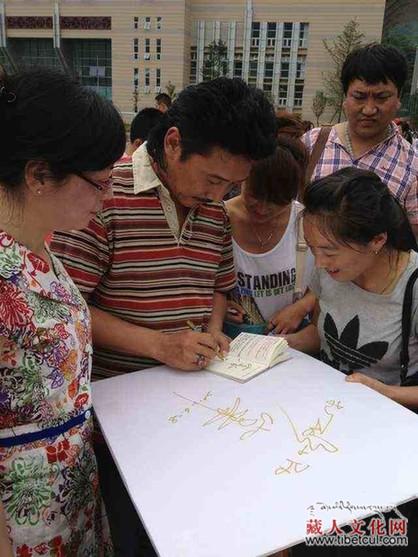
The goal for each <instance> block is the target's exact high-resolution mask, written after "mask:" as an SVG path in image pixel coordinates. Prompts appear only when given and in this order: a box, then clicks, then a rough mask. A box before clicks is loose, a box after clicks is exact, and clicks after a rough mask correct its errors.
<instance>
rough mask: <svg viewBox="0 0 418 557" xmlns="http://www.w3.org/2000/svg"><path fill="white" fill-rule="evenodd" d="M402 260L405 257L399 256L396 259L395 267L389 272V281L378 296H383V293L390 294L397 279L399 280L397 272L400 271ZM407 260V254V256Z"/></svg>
mask: <svg viewBox="0 0 418 557" xmlns="http://www.w3.org/2000/svg"><path fill="white" fill-rule="evenodd" d="M404 258H405V256H404V255H403V254H401V255H400V256H399V258H398V261H397V262H396V267H395V269H394V270H393V271H391V272H390V273H389V281H388V283H387V284H386V286H385V287H384V288H383V290H381V291H380V292H379V294H385V293H390V292H391V291H392V289H393V287H394V285H395V284H396V282H397V280H398V278H399V272H400V270H401V269H402V266H403V263H404ZM408 258H409V254H408Z"/></svg>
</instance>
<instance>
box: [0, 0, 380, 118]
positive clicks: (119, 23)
mask: <svg viewBox="0 0 418 557" xmlns="http://www.w3.org/2000/svg"><path fill="white" fill-rule="evenodd" d="M384 9H385V0H368V1H367V9H365V3H364V0H303V1H299V0H228V1H225V2H219V1H217V0H131V1H125V0H84V1H83V0H61V1H55V2H54V1H50V0H35V1H25V0H0V63H2V64H3V65H4V66H5V67H6V69H7V70H8V71H14V70H16V69H18V68H20V67H24V66H32V65H47V66H51V67H57V68H61V69H62V70H63V71H68V72H72V73H73V74H74V75H76V76H77V78H78V79H80V81H81V82H82V83H84V84H85V85H88V86H90V87H93V88H95V89H97V90H98V91H99V92H100V93H101V94H103V95H106V96H107V97H109V98H112V99H113V101H114V102H115V104H116V105H117V106H118V107H119V109H120V110H121V111H122V112H123V113H126V115H127V118H128V119H129V113H131V114H132V113H133V112H134V111H135V110H136V109H140V108H142V107H144V106H150V105H151V106H152V105H153V104H154V96H155V94H156V93H157V92H160V91H163V92H164V91H166V86H167V85H169V86H170V85H172V86H175V91H176V92H178V91H180V90H181V89H182V88H183V87H185V86H186V85H188V84H189V83H198V82H200V81H202V80H203V79H204V76H205V68H206V67H207V64H208V59H209V57H210V55H211V45H214V44H215V45H221V46H222V53H221V58H222V60H221V62H222V64H223V67H225V69H226V71H227V75H229V76H236V77H242V78H243V79H245V80H246V81H247V82H248V83H249V84H251V85H254V86H257V87H260V88H262V89H264V90H265V91H266V92H267V93H268V94H269V95H270V97H271V99H272V100H273V101H274V103H275V105H276V106H277V107H280V108H285V109H287V110H290V111H294V112H298V113H301V114H302V115H303V117H304V118H307V119H313V115H312V112H311V105H312V99H313V97H314V95H315V92H316V91H317V90H319V89H322V88H323V84H322V76H323V73H324V72H326V71H329V70H330V69H331V65H330V58H329V55H328V54H327V53H326V51H325V49H324V46H323V40H324V39H326V40H329V41H332V40H333V39H335V38H336V36H337V35H338V34H340V33H341V32H342V30H343V27H344V25H345V24H346V23H347V22H348V21H349V20H351V19H356V20H357V21H358V23H359V28H360V31H361V32H363V33H364V35H365V40H366V41H367V42H368V41H375V40H377V41H379V40H380V38H381V34H382V25H383V16H384ZM218 58H219V57H218Z"/></svg>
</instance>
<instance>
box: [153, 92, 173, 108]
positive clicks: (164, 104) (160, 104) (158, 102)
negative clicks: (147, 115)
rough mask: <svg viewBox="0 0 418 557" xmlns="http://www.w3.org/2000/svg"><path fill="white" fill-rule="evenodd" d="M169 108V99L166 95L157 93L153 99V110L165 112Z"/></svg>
mask: <svg viewBox="0 0 418 557" xmlns="http://www.w3.org/2000/svg"><path fill="white" fill-rule="evenodd" d="M170 106H171V97H170V95H167V93H159V94H158V95H157V96H156V97H155V108H156V109H157V110H159V111H160V112H167V110H168V109H169V108H170Z"/></svg>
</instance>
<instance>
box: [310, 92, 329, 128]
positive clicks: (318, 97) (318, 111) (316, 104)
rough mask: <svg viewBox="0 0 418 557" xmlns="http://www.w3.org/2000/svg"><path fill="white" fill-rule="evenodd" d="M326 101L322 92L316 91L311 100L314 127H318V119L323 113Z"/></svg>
mask: <svg viewBox="0 0 418 557" xmlns="http://www.w3.org/2000/svg"><path fill="white" fill-rule="evenodd" d="M327 102H328V99H327V97H326V96H325V94H324V92H323V91H316V93H315V96H314V98H313V99H312V112H313V113H314V114H315V118H316V125H317V126H319V119H320V117H321V116H322V114H323V113H324V110H325V108H326V106H327Z"/></svg>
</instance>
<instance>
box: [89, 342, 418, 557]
mask: <svg viewBox="0 0 418 557" xmlns="http://www.w3.org/2000/svg"><path fill="white" fill-rule="evenodd" d="M292 355H293V357H292V359H291V360H289V361H287V362H285V363H282V364H280V365H278V366H276V367H275V368H273V369H271V370H269V371H267V372H265V373H263V374H261V375H260V376H258V377H256V378H254V379H253V380H251V381H249V382H248V383H244V384H240V383H237V382H235V381H232V380H228V379H224V378H222V377H219V376H217V375H214V374H211V373H208V372H196V373H193V372H192V373H190V372H179V371H174V370H171V369H169V368H167V367H164V366H162V367H157V368H153V369H149V370H146V371H140V372H136V373H131V374H127V375H123V376H120V377H116V378H112V379H107V380H104V381H100V382H98V383H95V384H94V386H93V400H94V407H95V409H96V413H97V416H98V419H99V421H100V424H101V427H102V429H103V432H104V435H105V437H106V440H107V443H108V445H109V447H110V449H111V451H112V454H113V456H114V459H115V461H116V462H117V465H118V467H119V470H120V472H121V475H122V477H123V479H124V482H125V484H126V487H127V489H128V492H129V494H130V496H131V498H132V501H133V502H134V505H135V507H136V509H137V511H138V514H139V515H140V516H141V519H142V521H143V523H144V525H145V527H146V529H147V532H148V534H149V536H150V538H151V540H152V542H153V544H154V546H155V548H156V550H157V552H158V554H159V555H160V556H161V557H189V556H190V557H223V556H225V557H226V556H228V557H231V556H233V557H256V556H260V555H270V554H272V553H273V552H275V551H277V550H280V549H283V548H286V547H289V546H291V545H294V544H296V543H299V542H300V541H303V539H304V536H305V534H306V526H307V521H308V520H309V519H312V518H313V517H314V518H321V519H322V520H323V525H324V527H325V526H326V525H331V520H332V519H334V518H335V519H337V520H338V523H339V524H343V523H345V522H348V521H351V520H353V518H361V517H364V516H366V515H368V514H372V513H371V512H370V511H369V512H365V510H364V508H363V509H354V510H353V509H351V510H347V509H344V510H338V511H336V510H328V511H326V510H325V511H324V510H322V511H321V510H320V508H321V506H322V507H324V505H325V506H327V505H329V506H331V505H333V504H334V503H335V502H337V501H344V502H349V503H350V504H351V505H352V506H355V507H356V506H359V507H360V506H362V507H364V506H365V505H366V506H373V505H396V504H399V503H401V502H405V501H407V500H409V499H412V498H415V497H416V496H417V494H418V474H417V470H418V447H417V440H418V416H416V415H415V414H413V413H412V412H410V411H409V410H407V409H405V408H403V407H401V406H399V405H398V404H395V403H393V402H392V401H390V400H389V399H387V398H385V397H383V396H382V395H379V394H378V393H376V392H374V391H372V390H370V389H368V388H367V387H364V386H362V385H359V384H350V383H346V382H345V378H344V375H342V374H341V373H339V372H337V371H335V370H334V369H332V368H330V367H328V366H326V365H325V364H322V363H320V362H318V361H316V360H314V359H312V358H309V357H308V356H305V355H303V354H301V353H298V352H295V351H292ZM318 420H319V421H318ZM321 503H322V504H324V505H321Z"/></svg>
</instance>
